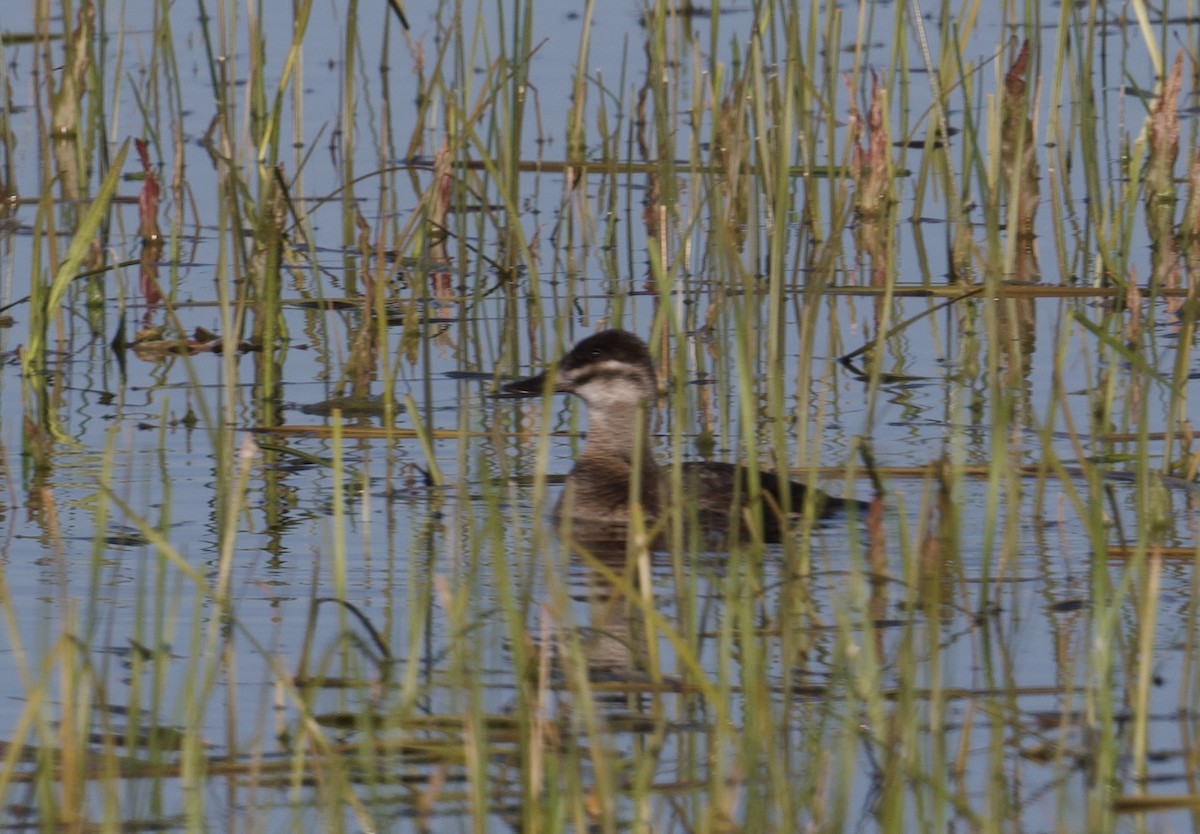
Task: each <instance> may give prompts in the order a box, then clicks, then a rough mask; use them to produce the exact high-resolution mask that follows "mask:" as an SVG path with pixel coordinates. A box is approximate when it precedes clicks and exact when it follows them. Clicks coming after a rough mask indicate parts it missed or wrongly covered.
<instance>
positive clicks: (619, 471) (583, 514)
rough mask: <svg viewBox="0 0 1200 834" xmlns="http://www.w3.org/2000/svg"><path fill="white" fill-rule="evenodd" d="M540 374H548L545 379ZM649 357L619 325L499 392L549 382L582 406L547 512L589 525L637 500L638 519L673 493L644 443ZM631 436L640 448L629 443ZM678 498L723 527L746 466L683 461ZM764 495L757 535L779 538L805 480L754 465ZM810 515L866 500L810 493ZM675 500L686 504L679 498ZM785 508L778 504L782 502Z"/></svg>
mask: <svg viewBox="0 0 1200 834" xmlns="http://www.w3.org/2000/svg"><path fill="white" fill-rule="evenodd" d="M547 377H549V378H550V379H551V380H553V382H552V384H551V385H549V386H548V384H547ZM656 379H657V377H656V375H655V372H654V362H653V360H651V358H650V351H649V349H648V348H647V347H646V343H645V342H643V341H642V340H641V339H640V338H638V337H637V336H635V335H634V334H632V333H629V332H627V331H624V330H604V331H601V332H599V333H596V334H595V335H592V336H588V337H587V338H586V339H584V340H583V341H581V342H580V343H579V344H577V345H575V347H574V348H572V349H571V351H570V353H568V354H567V355H566V356H564V357H563V358H562V360H560V361H559V362H558V364H557V365H556V366H554V367H553V368H552V369H551V370H548V371H546V372H545V373H541V374H538V375H536V376H531V377H529V378H527V379H521V380H517V381H516V382H510V383H508V384H507V385H505V386H503V388H502V389H501V391H502V392H503V394H504V395H506V396H513V397H533V396H541V395H542V394H543V393H545V392H546V391H547V390H548V389H549V390H552V391H554V392H556V393H565V394H574V395H575V396H577V397H579V398H580V399H581V400H583V401H584V403H586V404H587V407H588V433H587V443H586V445H585V446H584V449H583V452H582V453H581V454H580V455H579V457H578V458H577V459H576V461H575V466H574V468H573V469H572V470H571V472H570V474H569V475H567V480H566V487H565V489H564V490H563V495H562V498H560V499H559V503H558V506H557V507H556V508H555V516H556V517H560V518H561V517H564V516H567V517H570V518H571V519H572V521H576V522H584V523H588V524H612V525H614V526H615V525H622V526H623V525H627V524H628V522H629V519H630V508H631V506H632V505H633V504H634V503H637V504H640V505H641V510H642V512H643V514H644V516H645V517H646V519H647V520H653V519H655V518H658V517H659V516H660V515H661V514H662V512H663V510H664V509H666V508H667V507H669V506H671V505H672V504H673V503H676V502H674V501H673V500H672V496H671V494H670V493H671V490H670V482H669V480H668V477H667V473H666V472H664V471H663V470H662V469H660V468H659V466H658V464H657V463H656V462H655V459H654V452H653V449H652V448H651V443H650V407H651V406H652V405H653V403H654V401H655V399H656V398H657V396H658V385H657V382H656ZM639 438H640V443H641V447H640V448H638V445H637V444H638V442H639ZM683 474H684V485H685V489H686V491H687V493H688V495H687V497H686V499H685V501H695V502H696V507H697V515H698V520H699V522H700V525H701V527H702V528H703V530H704V532H705V533H706V534H708V535H716V534H727V533H728V532H729V530H730V527H731V519H738V520H739V521H738V529H739V530H741V529H743V525H742V524H741V522H740V519H741V518H742V517H743V510H744V509H745V508H747V507H748V503H747V497H748V495H749V491H750V489H749V488H750V480H749V471H748V470H747V469H746V468H745V467H744V466H738V465H735V464H729V463H718V462H714V461H692V462H688V463H685V464H683ZM758 478H759V484H760V485H761V488H762V493H763V497H764V500H763V502H762V504H763V513H762V522H763V523H762V527H763V531H762V535H763V539H764V540H765V541H769V542H777V541H780V539H781V537H782V535H783V534H784V532H785V531H786V530H787V528H788V524H787V521H788V518H787V516H788V515H789V513H800V512H803V511H804V504H805V500H806V498H807V496H808V493H809V487H807V486H806V485H804V484H800V483H797V482H795V481H791V480H789V481H787V484H788V486H787V494H788V499H789V501H788V503H786V504H785V502H784V497H783V484H784V479H783V478H781V477H780V476H778V475H775V474H773V473H770V472H759V474H758ZM813 499H814V501H815V504H816V506H815V510H816V515H817V516H818V517H822V518H823V517H826V516H828V515H830V514H832V513H834V512H837V511H838V510H842V509H847V508H849V507H855V508H857V509H859V510H860V511H865V509H866V507H867V505H866V504H865V503H863V502H861V501H858V500H855V499H853V498H849V499H848V498H835V497H833V496H830V495H826V494H825V493H823V492H820V491H815V495H814V496H813ZM684 506H688V505H687V504H684ZM785 506H786V507H787V511H786V512H785V511H783V510H782V509H781V508H783V507H785Z"/></svg>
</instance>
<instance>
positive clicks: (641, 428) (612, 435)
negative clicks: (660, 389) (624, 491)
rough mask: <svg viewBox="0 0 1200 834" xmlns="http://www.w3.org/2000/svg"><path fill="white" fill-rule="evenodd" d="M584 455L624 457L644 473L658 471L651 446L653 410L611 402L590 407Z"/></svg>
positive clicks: (643, 405) (634, 404)
mask: <svg viewBox="0 0 1200 834" xmlns="http://www.w3.org/2000/svg"><path fill="white" fill-rule="evenodd" d="M583 454H584V455H587V456H589V457H606V458H613V457H616V458H620V459H621V460H624V461H627V462H628V463H629V464H630V466H631V467H632V466H633V465H634V464H635V463H637V464H638V465H640V467H641V469H642V471H643V472H646V471H652V470H655V469H656V464H655V462H654V452H653V449H652V448H651V445H650V408H649V406H648V405H647V404H646V403H609V404H606V405H601V406H597V405H596V404H591V405H590V406H589V408H588V440H587V446H586V448H585V449H584V450H583Z"/></svg>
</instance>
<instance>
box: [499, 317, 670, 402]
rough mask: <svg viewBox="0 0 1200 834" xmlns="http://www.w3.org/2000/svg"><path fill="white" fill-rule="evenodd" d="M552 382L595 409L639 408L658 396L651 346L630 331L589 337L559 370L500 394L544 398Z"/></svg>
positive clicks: (506, 388) (558, 389)
mask: <svg viewBox="0 0 1200 834" xmlns="http://www.w3.org/2000/svg"><path fill="white" fill-rule="evenodd" d="M547 378H549V379H552V380H553V387H552V389H551V390H553V391H556V392H559V393H564V394H574V395H575V396H577V397H579V398H580V399H582V400H583V401H584V402H586V403H587V404H588V406H590V407H592V408H612V407H619V406H636V405H638V404H639V403H642V402H650V401H652V400H653V399H654V397H655V396H656V395H657V393H658V385H657V383H656V381H655V374H654V363H653V362H652V361H651V359H650V351H649V349H647V347H646V343H645V342H643V341H642V340H641V339H639V338H638V337H637V336H635V335H633V334H632V333H629V332H627V331H625V330H602V331H600V332H599V333H596V334H595V335H593V336H588V337H587V338H586V339H584V340H583V341H582V342H580V343H579V344H577V345H575V347H573V348H572V349H571V352H570V353H568V354H567V355H566V356H564V357H563V358H562V360H561V361H560V362H559V363H558V365H557V366H555V367H554V368H552V369H550V370H548V371H546V372H545V373H541V374H538V375H537V376H531V377H529V378H527V379H520V380H517V381H516V382H510V383H508V384H507V385H505V386H504V387H503V388H501V389H500V390H501V391H502V392H503V393H505V394H508V395H509V396H517V397H534V396H539V395H541V394H543V393H544V392H545V391H546V389H547Z"/></svg>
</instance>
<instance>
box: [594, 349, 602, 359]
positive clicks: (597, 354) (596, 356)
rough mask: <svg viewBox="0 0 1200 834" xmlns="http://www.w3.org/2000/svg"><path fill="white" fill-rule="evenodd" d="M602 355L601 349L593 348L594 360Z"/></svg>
mask: <svg viewBox="0 0 1200 834" xmlns="http://www.w3.org/2000/svg"><path fill="white" fill-rule="evenodd" d="M600 354H601V351H600V348H592V358H593V359H599V358H600Z"/></svg>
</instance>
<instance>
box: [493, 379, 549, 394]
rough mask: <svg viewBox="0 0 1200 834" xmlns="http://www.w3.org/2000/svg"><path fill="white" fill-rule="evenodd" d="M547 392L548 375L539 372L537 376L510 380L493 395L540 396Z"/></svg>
mask: <svg viewBox="0 0 1200 834" xmlns="http://www.w3.org/2000/svg"><path fill="white" fill-rule="evenodd" d="M544 393H546V375H545V374H538V375H537V376H531V377H526V378H525V379H518V380H517V381H516V382H509V383H506V384H505V385H502V386H500V390H499V391H497V392H496V393H495V394H494V395H493V396H496V397H514V398H515V397H540V396H542V394H544Z"/></svg>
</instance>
